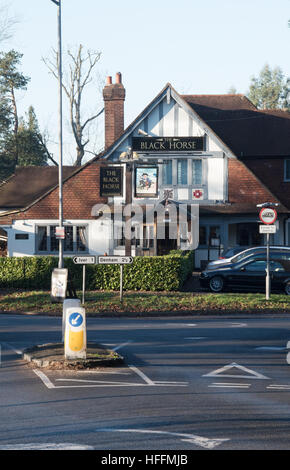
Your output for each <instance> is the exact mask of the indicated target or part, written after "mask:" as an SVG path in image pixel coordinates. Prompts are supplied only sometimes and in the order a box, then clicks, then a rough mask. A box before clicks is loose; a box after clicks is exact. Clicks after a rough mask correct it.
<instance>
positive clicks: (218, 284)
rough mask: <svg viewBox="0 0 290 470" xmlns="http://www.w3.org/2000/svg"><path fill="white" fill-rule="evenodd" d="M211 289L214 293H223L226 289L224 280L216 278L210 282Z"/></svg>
mask: <svg viewBox="0 0 290 470" xmlns="http://www.w3.org/2000/svg"><path fill="white" fill-rule="evenodd" d="M209 287H210V290H211V291H212V292H221V291H222V290H223V288H224V280H223V278H222V277H220V276H214V277H212V278H211V280H210V281H209Z"/></svg>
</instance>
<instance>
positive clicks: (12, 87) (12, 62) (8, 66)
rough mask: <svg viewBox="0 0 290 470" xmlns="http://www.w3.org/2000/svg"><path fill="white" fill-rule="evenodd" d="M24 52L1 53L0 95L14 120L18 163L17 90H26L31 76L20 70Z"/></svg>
mask: <svg viewBox="0 0 290 470" xmlns="http://www.w3.org/2000/svg"><path fill="white" fill-rule="evenodd" d="M22 56H23V54H21V53H19V52H17V51H14V50H11V51H9V52H6V53H4V52H1V53H0V95H1V98H2V99H3V101H4V102H5V103H6V106H8V107H9V117H10V119H11V120H12V122H13V133H14V139H15V144H16V145H15V147H14V151H15V154H14V158H15V161H16V164H17V163H18V146H17V134H18V126H19V117H18V111H17V103H16V91H17V90H26V86H27V83H28V82H29V80H30V78H29V77H25V76H24V75H23V74H22V73H21V72H19V71H18V67H19V65H20V60H21V58H22Z"/></svg>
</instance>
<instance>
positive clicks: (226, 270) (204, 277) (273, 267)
mask: <svg viewBox="0 0 290 470" xmlns="http://www.w3.org/2000/svg"><path fill="white" fill-rule="evenodd" d="M269 264H270V278H271V290H273V291H279V292H283V291H284V292H285V293H286V294H287V295H290V247H285V248H281V247H280V248H279V249H278V248H276V249H275V248H273V249H271V250H270V263H269ZM266 266H267V260H266V249H265V247H264V252H261V251H260V252H258V253H256V254H255V255H252V256H248V257H244V258H242V259H239V260H238V261H236V262H229V263H227V264H224V265H220V266H216V268H215V269H206V270H205V271H203V272H202V273H201V274H200V278H199V281H200V285H201V287H205V288H209V289H210V290H211V291H212V292H222V291H223V290H225V289H231V290H233V289H237V290H241V289H242V290H246V291H251V290H254V291H261V290H264V289H265V276H266Z"/></svg>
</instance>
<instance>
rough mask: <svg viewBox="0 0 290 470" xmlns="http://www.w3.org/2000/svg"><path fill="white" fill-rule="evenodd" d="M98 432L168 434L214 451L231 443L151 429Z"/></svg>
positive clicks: (102, 430)
mask: <svg viewBox="0 0 290 470" xmlns="http://www.w3.org/2000/svg"><path fill="white" fill-rule="evenodd" d="M96 432H128V433H129V432H132V433H140V434H167V435H168V436H174V437H180V438H182V439H181V441H182V442H190V443H191V444H195V445H198V446H201V447H204V448H205V449H214V447H216V446H218V445H220V444H222V443H223V442H226V441H229V439H208V438H207V437H202V436H196V435H194V434H183V433H176V432H167V431H152V430H150V429H108V428H103V429H97V430H96Z"/></svg>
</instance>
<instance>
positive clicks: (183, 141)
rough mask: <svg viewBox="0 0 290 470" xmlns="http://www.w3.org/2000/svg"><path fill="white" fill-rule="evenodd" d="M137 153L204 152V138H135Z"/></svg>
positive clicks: (133, 141)
mask: <svg viewBox="0 0 290 470" xmlns="http://www.w3.org/2000/svg"><path fill="white" fill-rule="evenodd" d="M132 147H133V150H136V151H137V152H138V151H139V152H187V151H195V150H199V151H202V150H204V138H203V137H133V138H132Z"/></svg>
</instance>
